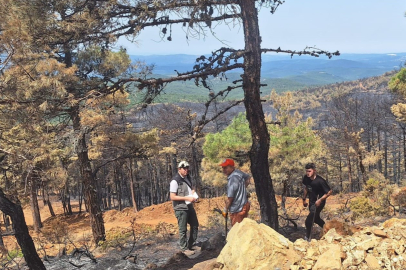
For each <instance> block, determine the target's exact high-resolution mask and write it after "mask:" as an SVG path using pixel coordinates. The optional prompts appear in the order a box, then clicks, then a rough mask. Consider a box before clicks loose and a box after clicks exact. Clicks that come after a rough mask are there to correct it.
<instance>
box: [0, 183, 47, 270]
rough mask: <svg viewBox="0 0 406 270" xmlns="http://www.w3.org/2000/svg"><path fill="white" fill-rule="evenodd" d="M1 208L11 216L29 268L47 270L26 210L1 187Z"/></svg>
mask: <svg viewBox="0 0 406 270" xmlns="http://www.w3.org/2000/svg"><path fill="white" fill-rule="evenodd" d="M0 210H1V211H2V212H3V213H4V214H6V215H8V216H10V218H11V221H12V223H13V228H14V233H15V237H16V239H17V243H18V244H19V245H20V247H21V251H22V253H23V255H24V259H25V261H26V263H27V265H28V268H29V269H31V270H46V269H45V266H44V263H43V262H42V261H41V259H40V257H39V256H38V253H37V251H36V249H35V246H34V241H33V240H32V238H31V236H30V234H29V232H28V227H27V224H26V223H25V218H24V212H23V209H22V208H21V205H20V203H19V202H18V201H17V202H16V203H14V202H12V201H11V200H9V199H8V198H7V197H6V196H5V194H4V193H3V191H2V190H1V189H0Z"/></svg>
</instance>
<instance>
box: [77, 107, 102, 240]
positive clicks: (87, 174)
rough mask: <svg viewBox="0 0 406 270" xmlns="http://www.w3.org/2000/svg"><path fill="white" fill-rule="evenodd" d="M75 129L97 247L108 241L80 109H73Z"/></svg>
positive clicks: (84, 186)
mask: <svg viewBox="0 0 406 270" xmlns="http://www.w3.org/2000/svg"><path fill="white" fill-rule="evenodd" d="M71 119H72V122H73V128H74V130H75V132H77V145H76V153H77V156H78V163H79V167H80V175H81V178H82V183H83V193H84V199H85V205H86V206H87V210H88V212H89V214H90V225H91V227H92V234H93V241H94V243H95V244H96V245H97V244H98V243H99V242H100V241H104V240H105V239H106V233H105V228H104V221H103V213H102V211H101V209H100V205H99V203H98V202H99V201H98V198H97V183H96V179H95V176H94V175H93V171H92V167H91V164H90V159H89V155H88V151H87V143H86V134H85V133H84V132H83V131H82V130H81V128H80V127H81V126H80V116H79V108H78V107H73V108H72V110H71Z"/></svg>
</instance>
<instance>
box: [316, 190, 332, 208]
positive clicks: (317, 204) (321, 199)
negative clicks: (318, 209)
mask: <svg viewBox="0 0 406 270" xmlns="http://www.w3.org/2000/svg"><path fill="white" fill-rule="evenodd" d="M331 194H333V190H331V189H330V190H329V191H328V192H327V193H326V194H324V195H323V196H322V197H321V198H320V199H318V200H317V201H316V206H319V205H320V204H321V203H322V202H323V201H325V200H326V199H327V198H328V197H330V195H331Z"/></svg>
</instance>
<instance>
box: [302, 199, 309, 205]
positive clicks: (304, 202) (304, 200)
mask: <svg viewBox="0 0 406 270" xmlns="http://www.w3.org/2000/svg"><path fill="white" fill-rule="evenodd" d="M307 206H308V203H307V202H306V199H303V207H307Z"/></svg>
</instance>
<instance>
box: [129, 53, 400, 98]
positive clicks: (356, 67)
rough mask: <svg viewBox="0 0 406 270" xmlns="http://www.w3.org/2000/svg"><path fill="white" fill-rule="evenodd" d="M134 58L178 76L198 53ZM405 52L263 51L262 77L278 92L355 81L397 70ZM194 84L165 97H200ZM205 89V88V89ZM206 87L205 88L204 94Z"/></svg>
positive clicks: (215, 85) (235, 73)
mask: <svg viewBox="0 0 406 270" xmlns="http://www.w3.org/2000/svg"><path fill="white" fill-rule="evenodd" d="M130 57H131V59H132V60H133V61H143V62H145V63H147V64H154V65H155V69H154V74H155V76H161V77H166V76H175V75H176V72H175V70H177V71H179V72H185V71H188V70H191V69H192V67H193V65H194V64H195V61H196V58H198V57H199V56H197V55H186V54H174V55H148V56H145V55H131V56H130ZM405 62H406V53H393V54H342V55H340V56H335V57H333V58H331V59H328V58H327V57H325V56H320V57H311V56H296V55H295V56H293V57H290V55H286V54H275V55H270V54H264V55H263V58H262V78H261V79H262V81H261V82H263V83H266V84H268V87H264V88H263V89H262V92H263V93H264V92H265V93H266V92H270V91H271V90H272V89H275V90H276V91H277V92H284V91H295V90H299V89H303V88H306V87H310V86H320V85H326V84H332V83H337V82H345V81H353V80H357V79H362V78H368V77H373V76H378V75H381V74H383V73H385V72H387V71H393V70H398V69H400V68H401V67H403V66H404V65H405ZM238 72H241V70H236V71H232V73H230V74H228V77H229V81H231V80H234V79H237V78H239V73H238ZM224 85H225V82H219V81H218V79H214V80H212V86H213V90H214V91H216V90H220V89H222V87H224ZM193 87H195V86H194V84H193V82H189V83H188V82H186V83H180V82H179V83H175V84H171V85H170V86H168V87H167V91H166V94H168V95H167V96H166V97H163V100H165V99H167V98H169V99H171V98H170V96H171V95H172V94H174V95H177V94H179V93H178V91H179V90H180V89H183V90H182V91H181V92H182V97H184V99H185V100H190V99H189V98H188V92H193V97H190V98H192V100H195V101H196V98H198V97H197V96H196V95H198V93H197V92H200V91H197V92H196V91H189V90H190V88H193ZM204 90H206V89H204ZM202 94H203V93H202ZM206 95H207V90H206V91H204V96H206ZM241 96H242V95H241V94H238V95H236V96H230V98H237V97H241ZM198 99H199V98H198Z"/></svg>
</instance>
